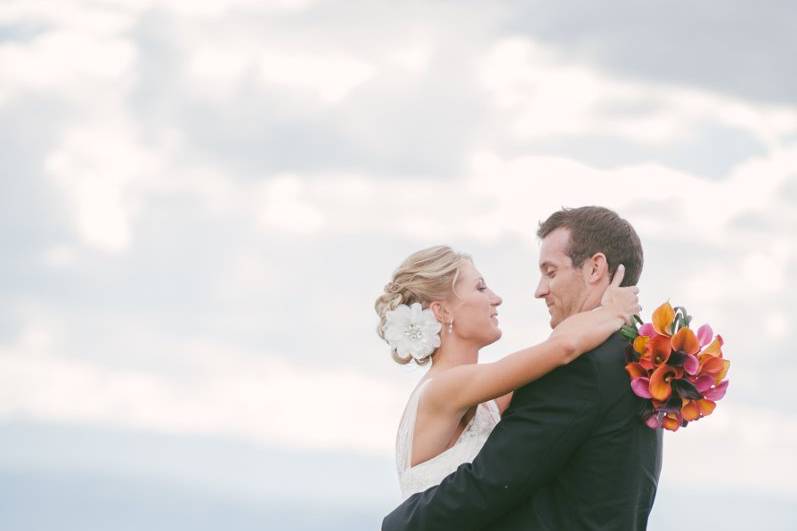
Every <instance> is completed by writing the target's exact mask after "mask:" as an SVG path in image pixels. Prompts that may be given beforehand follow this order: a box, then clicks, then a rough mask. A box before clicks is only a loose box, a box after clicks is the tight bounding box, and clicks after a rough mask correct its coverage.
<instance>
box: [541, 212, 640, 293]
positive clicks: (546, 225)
mask: <svg viewBox="0 0 797 531" xmlns="http://www.w3.org/2000/svg"><path fill="white" fill-rule="evenodd" d="M559 228H567V229H569V230H570V247H569V249H568V253H567V254H568V256H569V257H570V259H571V260H572V261H573V266H574V267H581V266H582V265H583V264H584V260H586V259H587V258H591V257H592V256H594V255H595V254H596V253H603V254H604V255H606V261H607V262H608V264H609V274H610V278H611V276H613V275H614V272H615V271H617V266H618V265H620V264H623V265H624V266H625V277H624V278H623V284H622V285H623V286H634V285H636V283H637V282H638V281H639V276H640V275H641V274H642V264H643V262H644V257H643V254H642V243H641V242H640V241H639V236H637V233H636V231H635V230H634V227H632V226H631V224H630V223H628V222H627V221H626V220H624V219H623V218H621V217H620V216H618V215H617V213H616V212H614V211H612V210H609V209H608V208H604V207H599V206H585V207H580V208H562V210H559V211H557V212H554V213H553V214H551V216H550V217H549V218H548V219H546V220H545V221H542V222H540V227H539V229H538V230H537V236H538V237H539V238H540V239H542V238H545V237H546V236H548V235H549V234H550V233H552V232H553V231H555V230H556V229H559Z"/></svg>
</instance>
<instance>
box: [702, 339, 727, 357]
mask: <svg viewBox="0 0 797 531" xmlns="http://www.w3.org/2000/svg"><path fill="white" fill-rule="evenodd" d="M723 343H724V342H723V340H722V336H720V335H717V337H715V338H714V341H712V342H711V343H709V345H708V346H707V347H706V348H704V349H703V352H701V353H700V355H701V356H703V355H704V354H710V355H712V356H717V357H720V358H721V357H722V344H723Z"/></svg>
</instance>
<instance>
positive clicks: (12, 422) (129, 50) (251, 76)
mask: <svg viewBox="0 0 797 531" xmlns="http://www.w3.org/2000/svg"><path fill="white" fill-rule="evenodd" d="M794 14H795V13H794V7H793V6H792V5H790V3H787V2H768V3H766V4H765V5H756V6H753V5H752V4H749V3H744V2H730V3H729V2H718V1H708V2H701V3H699V4H694V3H686V2H661V1H656V2H646V3H644V4H640V3H639V2H632V1H630V0H622V1H618V2H613V3H612V4H611V5H596V4H595V3H593V2H585V1H572V2H567V1H565V2H556V3H554V2H540V1H531V2H529V1H526V2H512V1H507V2H500V3H499V2H483V1H467V2H447V1H426V2H418V1H408V2H402V3H401V4H395V3H389V2H381V1H369V2H364V1H362V2H354V1H351V2H350V1H337V2H331V1H329V0H270V1H263V0H261V1H255V0H197V1H194V2H190V3H189V2H181V1H179V0H163V1H154V0H138V1H137V0H94V1H78V0H61V1H59V2H58V3H57V8H56V4H55V3H54V2H46V1H32V0H24V1H23V0H4V1H2V2H0V162H1V164H0V182H1V183H2V188H3V193H2V194H0V242H2V250H3V254H2V258H3V259H2V261H0V273H1V275H0V279H1V280H0V298H1V299H0V300H2V301H3V304H2V305H0V449H1V451H0V493H1V494H2V495H0V514H2V515H3V516H2V521H3V522H4V526H3V527H4V528H8V529H13V530H15V531H28V530H42V529H54V528H58V529H60V530H63V531H70V530H73V529H74V530H81V531H90V530H95V529H96V530H107V529H114V530H121V529H141V528H147V529H153V530H161V529H162V530H167V529H168V530H170V531H175V530H180V529H191V530H197V529H200V530H201V529H229V530H233V531H238V530H241V531H243V530H249V529H264V528H266V529H286V530H304V529H307V530H310V529H313V530H315V529H328V530H347V531H357V530H366V529H376V528H378V525H379V522H380V521H381V517H382V516H383V515H385V514H386V513H387V512H389V511H390V510H392V508H393V507H395V506H396V505H397V504H398V503H399V502H400V495H399V491H398V481H397V477H396V471H395V465H394V461H393V445H394V441H395V432H396V427H397V425H398V420H399V417H400V415H401V412H402V410H403V407H404V404H405V401H406V399H407V397H408V394H409V392H410V391H411V390H412V389H413V387H414V385H415V383H416V382H417V381H418V379H419V378H420V377H421V376H422V375H423V370H424V369H422V368H417V367H411V366H398V365H396V364H395V363H394V362H393V361H392V360H391V358H390V355H389V352H388V348H387V345H386V344H384V343H383V342H382V341H381V340H380V339H379V338H378V337H377V335H376V333H375V326H376V323H377V316H376V314H375V313H374V310H373V302H374V300H375V298H376V297H377V296H378V295H379V293H380V292H381V289H382V287H383V286H384V284H385V283H386V282H388V281H389V280H390V275H391V273H392V271H393V270H394V269H395V268H396V267H397V266H398V264H399V263H400V262H401V261H402V260H403V259H404V258H405V257H406V256H407V255H408V254H410V253H411V252H413V251H415V250H418V249H421V248H423V247H426V246H429V245H434V244H440V243H443V244H448V245H451V246H453V247H454V248H456V249H457V250H460V251H462V252H466V253H468V254H470V255H472V256H473V259H474V262H475V264H476V266H477V268H478V269H479V270H480V271H481V273H482V274H483V275H484V277H485V278H486V280H487V283H488V285H489V286H490V287H491V288H492V289H493V290H494V291H496V292H497V293H498V294H499V295H501V296H502V297H503V299H504V303H503V306H502V307H501V310H500V317H499V318H500V320H501V326H502V329H503V332H504V335H503V338H502V339H501V340H500V341H499V342H497V343H495V344H493V345H491V346H489V347H487V348H485V349H484V350H483V351H482V354H481V357H482V360H484V361H491V360H495V359H498V358H500V357H501V356H503V355H505V354H507V353H510V352H513V351H515V350H517V349H520V348H523V347H525V346H528V345H531V344H535V343H538V342H540V341H543V340H544V339H545V337H546V336H547V334H548V333H549V329H548V325H547V323H548V319H547V312H546V309H545V307H544V304H543V303H541V302H540V301H537V300H534V298H533V290H534V287H535V286H536V283H537V281H538V278H539V277H538V272H537V268H536V263H537V255H538V242H537V241H536V239H535V236H534V233H535V231H536V227H537V224H538V222H539V221H540V220H542V219H545V218H546V217H547V216H548V215H549V214H550V213H551V212H553V211H555V210H557V209H559V208H560V207H562V206H571V207H573V206H581V205H588V204H598V205H603V206H607V207H609V208H613V209H615V210H617V212H618V213H620V214H621V215H622V216H623V217H625V218H626V219H628V220H629V221H630V222H631V223H632V224H633V225H634V226H635V227H636V229H637V231H638V233H639V235H640V237H641V239H642V241H643V245H644V249H645V259H646V262H645V269H644V272H643V275H642V279H641V281H640V288H641V303H642V306H643V307H644V308H645V311H646V312H650V311H652V310H653V309H654V308H655V307H656V306H658V305H659V304H660V303H662V302H664V301H665V300H668V299H669V300H671V301H673V302H674V303H677V304H680V305H685V306H687V307H688V309H689V310H690V313H691V314H693V315H694V317H695V321H696V323H698V324H700V323H704V322H708V323H710V324H711V325H712V327H713V328H714V330H715V331H717V332H719V333H720V334H722V335H723V337H724V339H725V342H726V343H725V345H726V346H725V353H726V356H727V357H728V358H730V359H731V360H732V366H731V370H730V372H729V377H730V380H731V384H730V387H729V391H728V394H727V396H726V397H725V399H723V400H722V401H721V402H720V403H719V405H718V407H717V410H716V411H715V413H714V414H713V415H712V416H710V417H709V418H707V419H704V420H701V421H700V422H697V423H693V424H690V426H689V427H688V428H687V429H686V430H681V431H679V432H677V433H667V434H666V436H665V443H664V444H665V448H664V469H663V472H662V477H661V481H660V486H659V494H658V497H657V501H656V505H655V507H654V510H653V513H652V515H651V521H650V525H649V529H651V530H653V531H662V530H666V529H672V528H674V527H675V526H676V525H677V526H678V528H679V529H682V530H684V531H690V530H697V529H703V528H705V527H706V526H709V525H711V526H716V525H718V524H719V525H721V527H722V528H723V529H727V530H735V529H739V530H741V529H749V528H750V527H751V526H753V525H756V526H758V527H762V526H763V527H764V528H766V529H768V530H786V529H794V528H795V527H797V520H795V518H796V517H795V514H794V511H793V506H794V504H795V503H796V502H797V479H795V478H797V457H795V455H797V452H796V451H795V450H797V414H795V405H797V404H796V403H795V399H794V397H793V394H792V393H791V391H792V382H793V381H794V380H795V379H797V361H795V360H794V359H793V358H792V357H791V355H792V349H790V348H789V347H788V344H789V337H790V336H789V334H790V332H789V330H790V329H791V326H792V325H793V324H794V323H795V322H796V321H797V282H795V278H797V240H795V238H794V234H795V233H796V232H797V102H796V101H795V97H794V95H795V94H797V70H795V69H794V68H793V65H792V63H793V57H794V54H795V52H797V37H795V35H794V31H793V27H792V21H793V18H794ZM720 505H721V506H722V507H723V508H722V509H721V510H719V511H717V510H716V509H712V508H715V507H718V506H720Z"/></svg>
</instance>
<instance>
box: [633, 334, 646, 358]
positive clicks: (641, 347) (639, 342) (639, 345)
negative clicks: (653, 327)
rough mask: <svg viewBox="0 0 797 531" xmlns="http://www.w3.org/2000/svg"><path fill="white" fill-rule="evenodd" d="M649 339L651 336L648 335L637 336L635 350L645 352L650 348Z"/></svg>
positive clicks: (640, 352)
mask: <svg viewBox="0 0 797 531" xmlns="http://www.w3.org/2000/svg"><path fill="white" fill-rule="evenodd" d="M649 341H650V338H649V337H647V336H637V337H636V339H634V350H635V351H637V352H638V353H639V354H644V353H645V351H646V350H647V348H648V342H649Z"/></svg>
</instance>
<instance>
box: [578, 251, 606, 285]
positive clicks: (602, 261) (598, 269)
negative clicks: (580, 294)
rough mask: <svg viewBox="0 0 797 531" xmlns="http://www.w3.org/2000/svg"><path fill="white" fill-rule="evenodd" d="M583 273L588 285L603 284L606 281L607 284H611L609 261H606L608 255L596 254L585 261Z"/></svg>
mask: <svg viewBox="0 0 797 531" xmlns="http://www.w3.org/2000/svg"><path fill="white" fill-rule="evenodd" d="M581 271H582V273H583V274H584V280H585V281H586V282H587V284H601V283H603V281H604V279H605V280H606V283H607V284H608V283H609V282H611V279H610V278H609V261H608V260H606V255H605V254H603V253H595V254H594V255H592V256H591V257H590V258H587V259H586V260H584V265H583V266H582V268H581Z"/></svg>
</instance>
